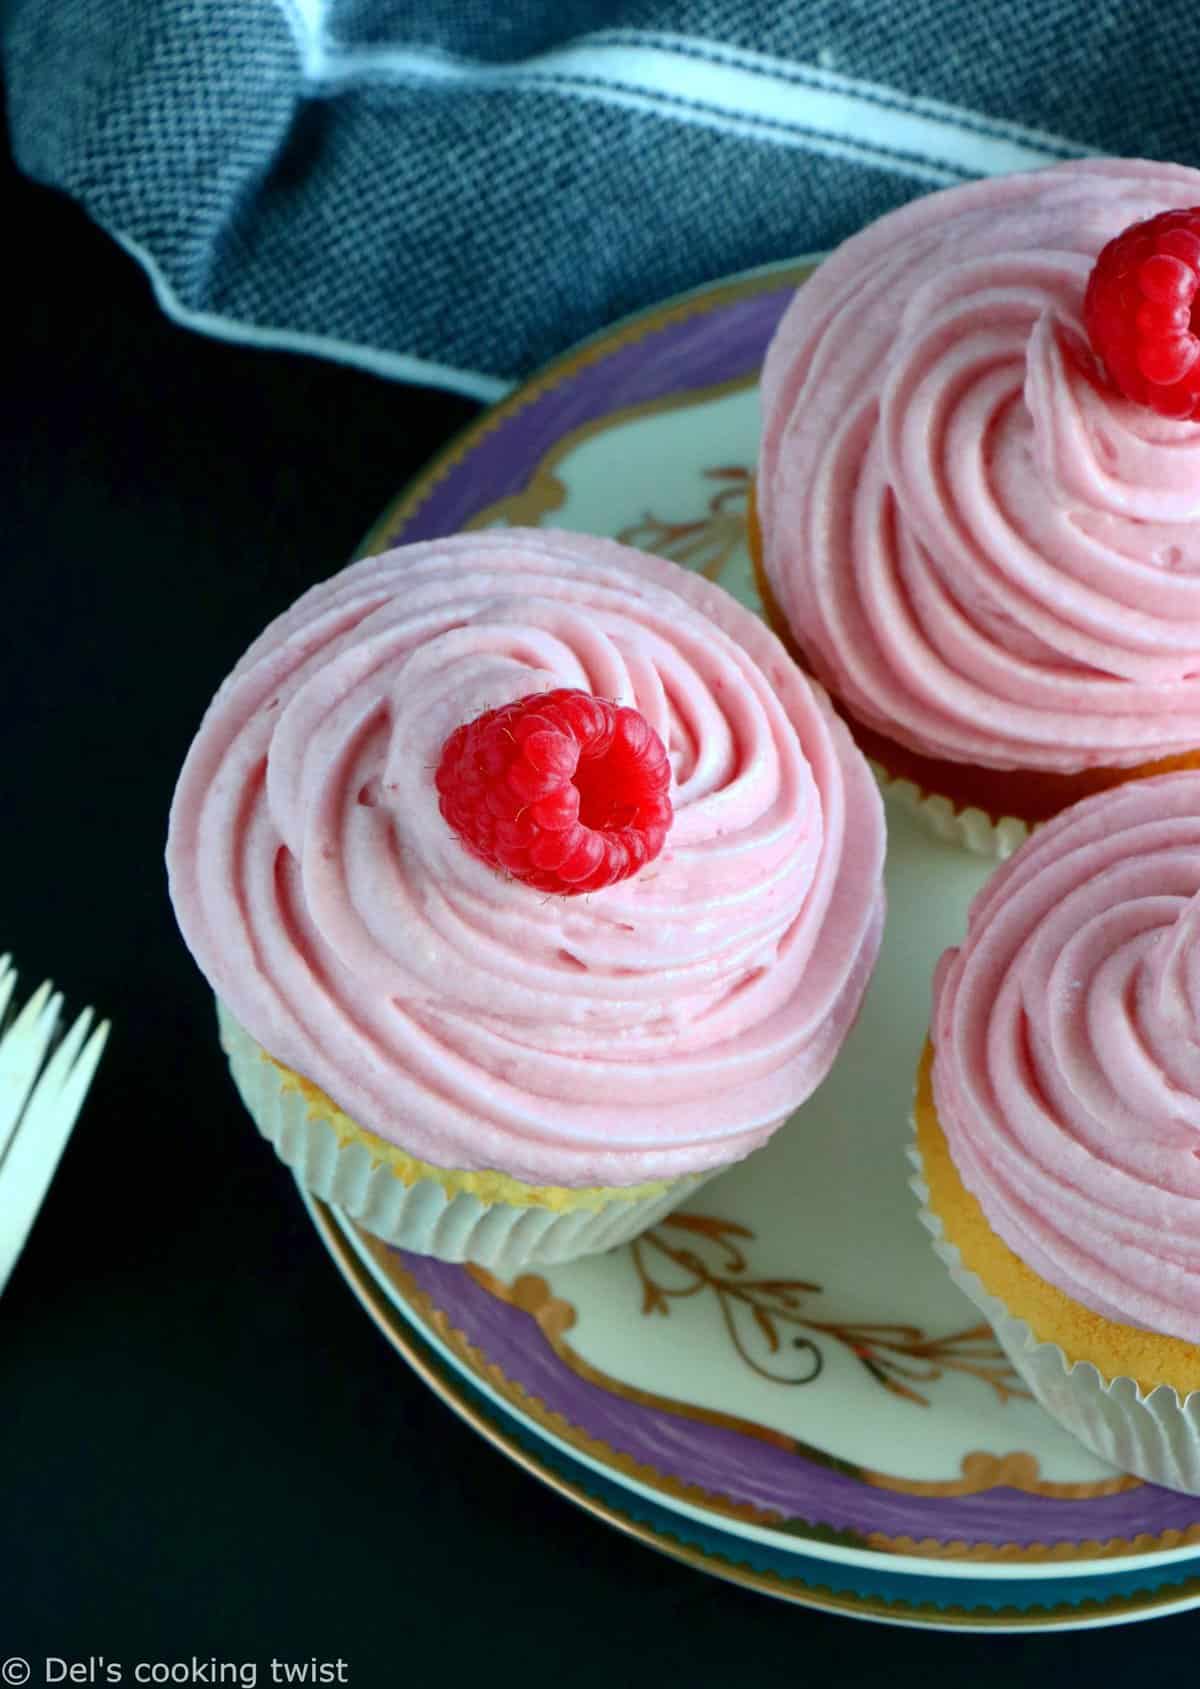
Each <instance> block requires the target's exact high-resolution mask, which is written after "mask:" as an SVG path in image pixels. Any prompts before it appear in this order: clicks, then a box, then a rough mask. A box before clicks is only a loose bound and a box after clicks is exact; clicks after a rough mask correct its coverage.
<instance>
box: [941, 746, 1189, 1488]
mask: <svg viewBox="0 0 1200 1689" xmlns="http://www.w3.org/2000/svg"><path fill="white" fill-rule="evenodd" d="M915 1121H916V1134H917V1142H916V1148H917V1158H918V1162H919V1168H920V1180H919V1184H918V1189H919V1192H920V1194H921V1196H922V1199H923V1201H924V1204H925V1210H924V1215H923V1217H924V1219H925V1221H926V1224H927V1225H928V1226H929V1227H930V1229H931V1230H932V1231H933V1232H934V1235H935V1238H936V1239H937V1240H938V1241H937V1248H938V1251H939V1253H940V1254H941V1255H942V1256H943V1258H944V1259H945V1260H946V1261H947V1262H948V1263H949V1265H950V1267H951V1271H952V1272H953V1274H954V1277H955V1278H956V1279H957V1281H958V1282H959V1283H960V1284H961V1285H962V1287H963V1289H964V1290H965V1291H966V1292H967V1294H968V1295H969V1296H970V1297H971V1298H972V1299H973V1300H974V1301H975V1302H976V1303H977V1305H978V1306H979V1307H980V1308H981V1309H982V1310H983V1312H984V1313H985V1314H986V1316H987V1317H988V1319H989V1320H990V1321H991V1322H992V1324H993V1326H994V1327H995V1330H996V1335H997V1336H998V1338H999V1339H1000V1341H1001V1343H1002V1344H1003V1345H1004V1348H1005V1349H1006V1351H1007V1352H1008V1354H1009V1356H1010V1358H1011V1360H1012V1362H1013V1365H1014V1366H1015V1367H1016V1368H1017V1370H1018V1371H1019V1372H1020V1373H1021V1375H1022V1376H1023V1377H1024V1379H1025V1380H1026V1382H1027V1383H1028V1385H1029V1387H1030V1389H1031V1390H1032V1392H1033V1394H1034V1395H1035V1396H1036V1398H1037V1400H1038V1401H1039V1402H1041V1404H1042V1405H1043V1407H1045V1408H1046V1409H1047V1411H1048V1412H1050V1413H1051V1414H1052V1415H1053V1416H1054V1417H1055V1418H1056V1419H1058V1420H1059V1421H1061V1423H1062V1424H1064V1425H1065V1426H1066V1427H1067V1428H1068V1429H1069V1430H1070V1431H1073V1432H1074V1433H1075V1435H1076V1436H1077V1437H1079V1438H1080V1439H1081V1440H1082V1441H1083V1442H1084V1443H1086V1444H1087V1445H1088V1446H1089V1447H1090V1448H1092V1449H1093V1450H1094V1451H1095V1452H1096V1453H1097V1454H1099V1455H1100V1456H1102V1457H1103V1458H1104V1459H1105V1460H1108V1461H1111V1462H1112V1464H1113V1465H1115V1466H1118V1467H1121V1468H1122V1469H1124V1470H1126V1471H1130V1472H1136V1473H1138V1474H1139V1475H1140V1476H1142V1477H1143V1478H1148V1479H1150V1480H1152V1481H1153V1482H1155V1483H1159V1484H1165V1485H1168V1486H1169V1487H1171V1488H1173V1489H1179V1490H1185V1491H1187V1492H1188V1493H1190V1494H1200V773H1197V772H1193V771H1190V770H1184V771H1180V772H1177V773H1174V774H1165V775H1160V776H1158V777H1156V778H1151V779H1146V780H1139V781H1131V782H1129V783H1128V784H1126V785H1124V786H1121V787H1119V788H1117V789H1116V790H1114V791H1110V792H1104V793H1100V794H1098V795H1096V796H1094V797H1091V798H1087V799H1085V800H1083V801H1082V802H1081V803H1079V804H1076V805H1075V806H1074V807H1072V808H1071V809H1069V810H1066V811H1064V812H1063V814H1061V815H1059V816H1057V817H1055V818H1054V819H1053V820H1052V821H1049V822H1047V823H1046V824H1045V825H1044V826H1042V827H1039V828H1038V829H1037V831H1036V832H1035V833H1034V834H1033V835H1032V836H1031V838H1030V839H1029V840H1028V841H1027V843H1026V844H1024V845H1023V846H1022V847H1021V848H1020V850H1018V851H1017V853H1016V854H1015V855H1014V856H1013V857H1012V858H1011V859H1010V860H1009V861H1008V862H1007V863H1006V864H1005V865H1004V866H1003V867H1002V868H1000V869H999V870H998V871H997V872H996V873H995V874H994V875H993V877H992V879H991V880H990V881H989V882H988V884H987V885H986V886H985V887H984V889H983V891H982V892H981V893H980V894H979V896H978V897H977V898H976V900H975V902H974V904H973V905H972V907H971V911H970V916H969V919H968V925H967V934H966V938H965V939H964V941H963V944H962V945H961V947H960V948H959V949H957V950H951V951H949V952H947V954H946V955H945V956H944V957H943V959H942V961H941V963H940V965H939V968H938V971H937V974H936V977H935V981H934V1003H933V1017H932V1029H931V1048H930V1049H928V1050H927V1051H926V1055H925V1059H924V1061H923V1063H922V1067H921V1072H920V1077H919V1081H918V1087H917V1099H916V1109H915Z"/></svg>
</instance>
